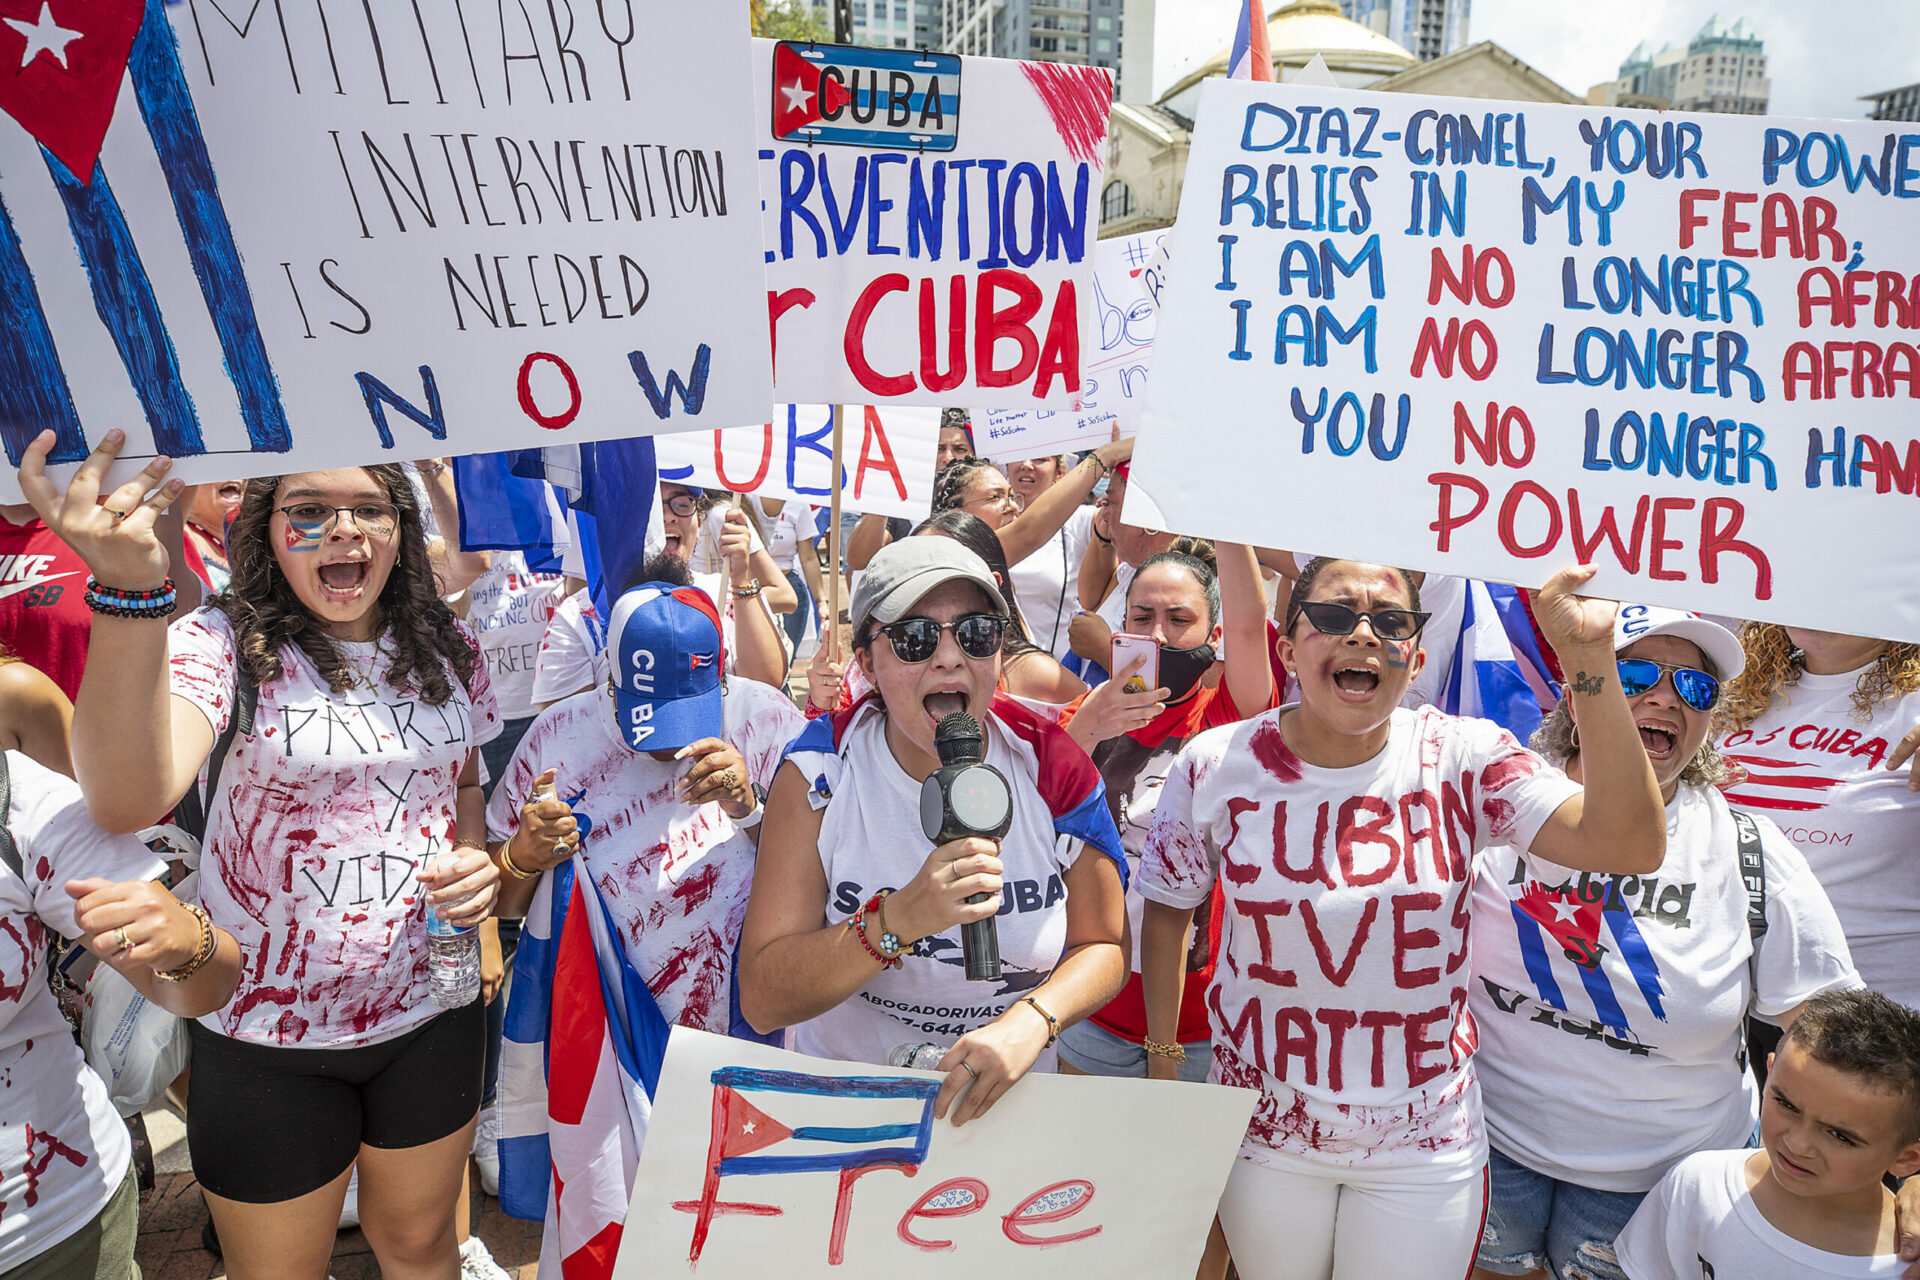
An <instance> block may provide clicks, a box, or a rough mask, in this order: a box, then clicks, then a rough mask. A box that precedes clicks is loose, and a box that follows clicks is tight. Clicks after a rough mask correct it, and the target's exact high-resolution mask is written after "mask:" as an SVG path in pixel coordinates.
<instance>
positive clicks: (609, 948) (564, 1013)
mask: <svg viewBox="0 0 1920 1280" xmlns="http://www.w3.org/2000/svg"><path fill="white" fill-rule="evenodd" d="M668 1031H669V1026H668V1023H667V1020H666V1018H665V1017H664V1016H663V1015H662V1014H661V1012H660V1008H659V1006H658V1005H657V1004H655V1003H654V999H653V993H652V992H651V991H650V990H648V988H647V984H646V982H645V981H644V980H643V979H642V978H641V977H640V975H639V974H638V973H637V972H635V970H634V968H633V966H632V965H631V964H629V963H628V961H627V958H626V953H625V951H624V950H623V949H622V948H621V946H620V944H619V942H618V939H617V935H616V934H615V932H614V928H613V925H612V920H611V916H610V915H609V913H608V911H607V908H606V905H605V903H603V902H602V901H601V899H600V891H599V889H598V888H597V887H595V885H594V884H593V879H592V877H591V876H589V875H586V874H583V868H582V863H581V859H580V857H579V855H577V854H576V855H575V857H574V858H573V860H572V861H570V862H566V863H562V864H561V865H560V866H558V867H556V868H554V870H552V871H551V872H549V873H548V874H547V876H546V877H545V878H544V879H543V880H542V882H541V884H540V888H539V889H538V890H537V891H536V892H535V894H534V899H533V903H532V905H531V906H530V907H529V908H528V910H527V919H526V925H525V927H524V929H523V930H522V932H521V935H520V950H519V951H518V952H517V953H516V954H515V957H514V962H513V987H512V993H511V996H510V998H509V1002H508V1005H507V1016H506V1028H505V1038H504V1041H503V1043H502V1046H501V1053H500V1087H499V1095H500V1103H499V1107H500V1206H501V1208H502V1209H504V1210H505V1211H506V1212H507V1213H508V1214H510V1215H512V1216H513V1217H516V1218H523V1219H527V1220H529V1221H534V1222H541V1223H543V1224H544V1229H543V1231H542V1233H541V1240H540V1273H541V1274H542V1275H553V1276H557V1277H562V1278H563V1280H605V1277H608V1276H611V1275H612V1274H613V1263H614V1259H615V1258H616V1257H617V1256H618V1255H619V1252H620V1233H621V1229H622V1227H623V1225H624V1224H625V1222H626V1217H627V1202H628V1200H629V1198H630V1195H631V1191H632V1187H633V1177H634V1170H635V1168H636V1167H637V1165H638V1164H639V1160H640V1147H641V1144H642V1142H643V1141H644V1140H645V1138H646V1132H647V1122H648V1120H649V1118H650V1117H651V1115H652V1111H653V1094H654V1090H655V1089H656V1088H657V1087H658V1086H659V1083H660V1067H661V1063H662V1061H663V1060H664V1058H665V1056H666V1051H667V1035H668Z"/></svg>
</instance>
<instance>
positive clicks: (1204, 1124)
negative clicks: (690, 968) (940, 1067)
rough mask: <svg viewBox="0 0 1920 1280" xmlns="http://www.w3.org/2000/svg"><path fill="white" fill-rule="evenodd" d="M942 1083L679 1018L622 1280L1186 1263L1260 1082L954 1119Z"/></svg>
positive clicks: (1143, 1087)
mask: <svg viewBox="0 0 1920 1280" xmlns="http://www.w3.org/2000/svg"><path fill="white" fill-rule="evenodd" d="M941 1079H942V1077H940V1076H939V1075H936V1074H934V1073H932V1072H927V1071H905V1070H896V1069H892V1068H887V1067H875V1066H868V1065H865V1064H861V1063H850V1062H829V1061H824V1060H821V1059H816V1058H808V1057H803V1056H801V1055H799V1054H793V1053H786V1052H784V1051H782V1050H779V1049H773V1048H769V1047H766V1046H762V1045H755V1044H748V1043H745V1042H743V1041H739V1040H730V1039H726V1038H724V1037H721V1036H712V1035H706V1034H703V1033H701V1032H697V1031H689V1030H687V1029H686V1028H683V1027H676V1028H674V1030H673V1032H672V1036H671V1039H670V1040H669V1041H668V1045H667V1057H666V1064H665V1066H664V1067H663V1068H662V1070H661V1075H660V1083H659V1086H658V1088H656V1090H655V1091H654V1098H655V1102H656V1106H655V1109H654V1113H653V1121H652V1126H651V1128H650V1129H649V1131H648V1134H647V1142H646V1147H645V1149H644V1151H643V1152H642V1153H641V1158H640V1165H639V1169H638V1171H637V1174H636V1176H635V1181H634V1193H633V1203H632V1205H631V1206H630V1207H629V1209H628V1211H627V1222H626V1230H625V1232H624V1234H623V1242H622V1246H621V1250H620V1256H619V1261H618V1263H617V1264H616V1266H615V1268H614V1276H615V1277H616V1280H639V1278H640V1277H642V1276H645V1277H648V1278H649V1280H657V1277H660V1276H663V1275H674V1274H681V1273H682V1268H683V1267H684V1268H685V1270H686V1272H687V1273H694V1272H696V1271H697V1273H698V1274H699V1275H701V1276H702V1277H710V1278H717V1280H735V1278H736V1277H737V1278H739V1280H747V1278H749V1277H751V1278H752V1280H761V1277H764V1276H765V1275H768V1274H777V1275H781V1276H791V1277H805V1276H832V1275H889V1274H897V1273H899V1272H901V1271H903V1270H904V1271H911V1272H912V1274H914V1275H916V1276H923V1277H936V1278H937V1277H943V1276H955V1277H957V1276H966V1277H969V1278H973V1277H977V1276H979V1275H982V1274H992V1275H993V1276H995V1277H996V1278H997V1280H1026V1278H1027V1277H1033V1278H1035V1280H1038V1278H1039V1277H1046V1278H1047V1280H1053V1278H1054V1277H1057V1276H1059V1275H1061V1274H1063V1269H1079V1270H1083V1271H1084V1273H1085V1274H1087V1275H1155V1276H1159V1275H1168V1276H1170V1275H1182V1274H1191V1272H1192V1271H1193V1269H1194V1266H1195V1265H1196V1264H1197V1263H1198V1261H1199V1258H1200V1252H1201V1249H1202V1247H1203V1246H1204V1245H1205V1243H1206V1237H1207V1229H1208V1227H1209V1225H1210V1224H1211V1222H1212V1220H1213V1211H1214V1205H1215V1203H1216V1202H1217V1201H1218V1199H1219V1196H1220V1190H1221V1188H1222V1187H1223V1186H1224V1185H1225V1184H1226V1178H1227V1171H1228V1169H1229V1168H1230V1167H1231V1164H1232V1161H1233V1158H1234V1155H1235V1153H1236V1152H1237V1151H1238V1150H1239V1146H1240V1140H1241V1138H1242V1137H1243V1136H1244V1134H1245V1132H1246V1126H1247V1119H1248V1117H1249V1116H1250V1115H1251V1113H1252V1108H1253V1095H1252V1094H1251V1093H1250V1092H1248V1091H1246V1090H1240V1089H1225V1088H1219V1087H1215V1086H1198V1085H1182V1086H1178V1087H1172V1086H1168V1085H1166V1084H1164V1083H1160V1082H1150V1081H1144V1080H1116V1079H1105V1078H1094V1077H1071V1078H1070V1077H1066V1076H1057V1075H1045V1074H1035V1075H1031V1076H1028V1077H1027V1078H1026V1079H1025V1080H1022V1081H1021V1082H1020V1083H1019V1084H1017V1085H1015V1086H1014V1087H1013V1089H1011V1090H1010V1091H1009V1092H1008V1093H1007V1094H1006V1095H1005V1096H1003V1097H1002V1098H1001V1099H1000V1100H999V1101H998V1102H997V1103H996V1104H995V1105H994V1108H993V1110H991V1111H989V1112H988V1113H987V1114H986V1115H985V1116H984V1117H981V1118H980V1119H978V1120H975V1121H973V1122H971V1123H969V1124H967V1125H965V1126H963V1127H960V1128H955V1127H954V1126H953V1125H952V1124H950V1123H949V1122H947V1121H946V1120H939V1119H935V1118H934V1115H933V1105H934V1096H935V1094H936V1093H937V1092H938V1091H939V1088H940V1082H941Z"/></svg>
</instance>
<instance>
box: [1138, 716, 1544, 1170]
mask: <svg viewBox="0 0 1920 1280" xmlns="http://www.w3.org/2000/svg"><path fill="white" fill-rule="evenodd" d="M1294 710H1295V708H1293V707H1282V708H1280V709H1279V710H1277V711H1269V712H1266V713H1264V714H1262V715H1259V716H1256V717H1254V718H1253V719H1251V720H1243V721H1241V722H1240V723H1239V724H1236V725H1228V726H1224V727H1222V728H1218V729H1210V730H1208V731H1207V732H1205V733H1203V734H1201V735H1199V736H1198V737H1196V738H1194V740H1193V741H1192V742H1190V743H1188V744H1187V747H1186V749H1185V750H1183V751H1182V752H1181V753H1180V755H1179V757H1178V758H1177V759H1176V760H1175V761H1174V765H1173V770H1172V772H1171V773H1170V774H1169V775H1168V777H1167V782H1166V786H1165V788H1164V789H1163V790H1162V791H1161V795H1160V803H1159V805H1158V807H1157V808H1156V809H1155V811H1154V825H1153V830H1152V832H1151V833H1150V834H1149V836H1148V839H1147V851H1146V856H1145V857H1144V858H1143V859H1142V860H1141V863H1140V871H1139V885H1140V891H1141V892H1142V893H1143V894H1144V895H1145V896H1146V897H1147V898H1149V899H1151V900H1152V901H1155V902H1160V903H1164V904H1166V905H1168V906H1174V907H1183V908H1184V907H1193V906H1196V905H1198V904H1199V903H1200V901H1201V900H1202V899H1204V898H1205V897H1206V894H1207V891H1208V890H1209V889H1210V888H1212V887H1213V886H1214V883H1215V878H1216V876H1217V877H1218V883H1219V889H1220V892H1222V893H1223V894H1224V895H1225V898H1226V909H1225V912H1224V922H1223V924H1222V929H1221V940H1220V958H1219V963H1218V965H1217V967H1216V968H1215V970H1214V979H1213V985H1212V987H1211V988H1210V989H1209V990H1208V992H1207V1005H1208V1009H1209V1011H1210V1013H1211V1015H1212V1018H1211V1022H1212V1028H1213V1072H1212V1079H1213V1080H1214V1081H1215V1082H1217V1083H1220V1084H1228V1085H1240V1086H1245V1087H1251V1088H1255V1089H1258V1090H1259V1091H1260V1102H1259V1104H1258V1105H1257V1106H1256V1107H1255V1108H1254V1113H1253V1119H1252V1121H1251V1123H1250V1124H1249V1126H1248V1129H1247V1138H1246V1141H1245V1143H1244V1144H1243V1145H1242V1146H1241V1154H1242V1155H1243V1156H1245V1157H1247V1158H1249V1159H1252V1160H1254V1161H1257V1162H1268V1161H1269V1160H1270V1157H1273V1156H1278V1157H1279V1158H1280V1162H1285V1161H1288V1160H1293V1161H1299V1160H1305V1161H1309V1162H1312V1163H1316V1164H1322V1165H1327V1166H1332V1167H1351V1166H1354V1165H1358V1164H1361V1163H1363V1162H1364V1163H1365V1164H1367V1165H1368V1167H1370V1168H1400V1167H1407V1166H1411V1165H1416V1164H1427V1165H1445V1166H1446V1167H1448V1168H1458V1167H1467V1166H1470V1165H1478V1164H1479V1163H1480V1162H1481V1161H1483V1160H1484V1159H1485V1158H1486V1136H1485V1132H1484V1128H1483V1126H1482V1123H1481V1116H1480V1108H1479V1098H1478V1092H1477V1089H1476V1087H1475V1083H1474V1077H1473V1072H1472V1067H1471V1058H1472V1055H1473V1052H1474V1048H1475V1044H1476V1035H1475V1031H1474V1024H1473V1016H1472V1014H1471V1013H1470V1012H1468V1010H1467V1007H1466V1005H1467V981H1468V977H1469V973H1468V967H1467V958H1468V949H1467V935H1468V919H1469V917H1468V903H1469V898H1470V895H1471V890H1472V883H1473V863H1474V859H1475V858H1476V856H1477V855H1478V854H1479V853H1480V851H1482V850H1484V849H1487V848H1489V847H1491V846H1493V845H1497V844H1502V843H1512V844H1516V845H1518V846H1520V847H1522V848H1524V847H1526V846H1528V845H1529V844H1531V843H1532V841H1533V838H1534V836H1535V835H1536V834H1537V833H1538V832H1539V830H1540V828H1541V826H1542V825H1543V824H1545V822H1546V821H1547V819H1548V818H1549V817H1551V816H1552V815H1553V812H1554V810H1556V809H1558V808H1559V807H1560V805H1561V804H1562V803H1564V802H1565V801H1566V800H1567V799H1568V798H1569V797H1571V796H1574V795H1577V794H1578V793H1579V791H1580V788H1579V787H1578V786H1577V785H1576V784H1574V783H1572V782H1570V781H1568V780H1567V778H1566V777H1565V776H1564V775H1562V774H1560V773H1559V772H1557V771H1556V770H1554V769H1552V768H1549V767H1548V766H1547V765H1546V764H1545V762H1543V761H1542V760H1541V759H1540V758H1539V757H1538V756H1536V755H1534V754H1533V753H1532V752H1531V751H1528V750H1527V749H1526V748H1525V747H1522V746H1521V745H1520V744H1519V743H1518V742H1516V741H1514V739H1513V736H1512V735H1511V734H1509V733H1507V732H1506V730H1504V729H1502V728H1500V727H1499V726H1498V725H1496V724H1493V723H1492V722H1490V721H1486V720H1470V719H1463V718H1459V717H1455V716H1449V715H1445V714H1443V713H1441V712H1439V711H1436V710H1434V709H1433V708H1431V707H1423V708H1421V709H1419V710H1417V711H1410V710H1407V709H1404V708H1402V709H1399V710H1396V711H1395V712H1394V713H1393V718H1392V721H1391V724H1390V729H1389V734H1388V739H1387V745H1386V746H1385V748H1383V749H1382V750H1381V752H1380V753H1379V754H1378V755H1376V756H1375V757H1374V758H1373V759H1371V760H1369V761H1367V762H1366V763H1365V764H1360V765H1355V766H1353V767H1351V768H1346V769H1322V768H1319V767H1317V766H1314V765H1310V764H1307V763H1305V762H1304V761H1302V760H1301V759H1300V758H1299V757H1298V756H1297V755H1295V754H1294V753H1293V751H1292V749H1291V748H1289V747H1288V746H1287V745H1286V742H1285V741H1284V740H1283V738H1282V737H1281V732H1280V721H1281V718H1282V717H1283V716H1285V715H1288V714H1291V713H1292V712H1293V711H1294Z"/></svg>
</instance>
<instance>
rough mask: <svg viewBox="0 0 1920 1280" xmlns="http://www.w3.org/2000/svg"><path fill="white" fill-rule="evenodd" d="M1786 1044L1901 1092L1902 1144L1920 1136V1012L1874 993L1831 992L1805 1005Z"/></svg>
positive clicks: (1896, 1092) (1794, 1022)
mask: <svg viewBox="0 0 1920 1280" xmlns="http://www.w3.org/2000/svg"><path fill="white" fill-rule="evenodd" d="M1786 1041H1787V1042H1788V1043H1790V1044H1797V1045H1799V1046H1800V1047H1801V1048H1802V1049H1805V1050H1806V1051H1807V1055H1808V1056H1809V1057H1811V1058H1812V1059H1813V1060H1814V1061H1816V1062H1820V1063H1824V1064H1825V1065H1827V1066H1829V1067H1834V1068H1837V1069H1838V1070H1841V1071H1844V1072H1846V1073H1848V1074H1849V1075H1855V1076H1860V1077H1863V1079H1864V1082H1865V1083H1867V1084H1868V1085H1870V1086H1871V1087H1872V1088H1875V1089H1883V1090H1885V1091H1887V1092H1889V1093H1895V1094H1898V1095H1899V1096H1900V1101H1901V1103H1902V1105H1903V1106H1904V1108H1905V1111H1906V1114H1905V1115H1904V1116H1903V1117H1902V1122H1903V1123H1902V1125H1901V1128H1902V1129H1903V1130H1904V1136H1903V1137H1902V1139H1901V1141H1902V1142H1912V1141H1914V1140H1915V1139H1916V1138H1920V1013H1916V1012H1914V1011H1913V1010H1912V1009H1909V1008H1907V1007H1906V1006H1905V1005H1903V1004H1899V1003H1897V1002H1895V1001H1893V1000H1889V999H1888V998H1887V997H1885V996H1883V995H1881V994H1879V993H1878V992H1874V991H1860V990H1854V991H1828V992H1825V993H1823V994H1821V995H1817V996H1814V997H1813V998H1812V999H1810V1000H1808V1001H1807V1002H1806V1003H1805V1004H1803V1005H1801V1006H1800V1013H1799V1016H1798V1017H1796V1018H1795V1019H1794V1020H1793V1026H1792V1027H1791V1028H1790V1029H1789V1030H1788V1031H1787V1034H1786Z"/></svg>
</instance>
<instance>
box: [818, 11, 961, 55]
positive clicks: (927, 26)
mask: <svg viewBox="0 0 1920 1280" xmlns="http://www.w3.org/2000/svg"><path fill="white" fill-rule="evenodd" d="M939 10H940V0H853V42H854V43H855V44H864V45H869V46H878V47H880V48H883V49H932V48H937V47H938V46H939V36H938V31H937V27H938V20H939ZM813 12H814V16H815V17H816V18H818V19H819V22H820V29H821V30H822V31H825V32H828V33H831V32H832V31H833V5H832V4H831V3H828V2H827V0H814V5H813Z"/></svg>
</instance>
